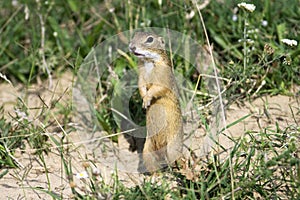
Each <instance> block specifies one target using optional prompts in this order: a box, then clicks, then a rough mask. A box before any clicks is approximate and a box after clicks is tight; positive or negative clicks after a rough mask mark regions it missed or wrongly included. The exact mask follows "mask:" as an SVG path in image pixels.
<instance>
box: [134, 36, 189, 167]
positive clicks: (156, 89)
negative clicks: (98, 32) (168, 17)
mask: <svg viewBox="0 0 300 200" xmlns="http://www.w3.org/2000/svg"><path fill="white" fill-rule="evenodd" d="M129 49H130V51H131V52H132V53H133V54H134V55H135V56H137V57H138V58H139V64H138V71H139V77H138V87H139V92H140V95H141V97H142V98H143V108H145V109H146V127H147V138H146V141H145V144H144V149H143V162H144V165H145V167H146V169H147V170H148V171H151V172H152V171H155V170H157V169H159V168H161V167H164V166H166V165H167V164H169V163H171V162H173V161H175V160H176V159H178V158H179V156H181V154H182V146H183V127H182V115H181V110H180V103H179V94H178V89H177V85H176V80H175V76H174V73H173V69H172V65H171V61H170V59H169V57H168V55H167V53H166V51H165V42H164V40H163V38H162V37H159V36H158V35H155V34H153V33H146V32H136V33H135V35H134V37H133V38H132V40H131V42H130V44H129Z"/></svg>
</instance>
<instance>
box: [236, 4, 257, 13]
mask: <svg viewBox="0 0 300 200" xmlns="http://www.w3.org/2000/svg"><path fill="white" fill-rule="evenodd" d="M238 7H239V8H244V9H246V10H248V11H249V12H253V11H254V10H255V8H256V6H255V5H254V4H249V3H245V2H243V3H239V4H238Z"/></svg>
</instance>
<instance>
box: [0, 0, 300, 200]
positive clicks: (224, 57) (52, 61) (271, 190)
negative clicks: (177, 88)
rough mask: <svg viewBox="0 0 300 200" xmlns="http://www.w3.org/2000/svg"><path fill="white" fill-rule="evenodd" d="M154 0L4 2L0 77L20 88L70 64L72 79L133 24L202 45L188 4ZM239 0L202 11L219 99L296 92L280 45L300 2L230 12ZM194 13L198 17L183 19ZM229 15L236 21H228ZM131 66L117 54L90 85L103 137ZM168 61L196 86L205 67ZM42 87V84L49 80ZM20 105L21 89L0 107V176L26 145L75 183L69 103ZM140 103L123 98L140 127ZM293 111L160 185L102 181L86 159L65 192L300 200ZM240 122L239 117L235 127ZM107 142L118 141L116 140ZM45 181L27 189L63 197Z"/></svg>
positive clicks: (199, 98)
mask: <svg viewBox="0 0 300 200" xmlns="http://www.w3.org/2000/svg"><path fill="white" fill-rule="evenodd" d="M46 2H47V3H46ZM159 2H160V1H146V0H143V1H119V0H117V1H106V2H99V1H96V0H85V1H84V3H83V2H81V1H77V0H66V1H59V0H49V1H35V0H29V1H18V4H17V5H12V1H1V3H0V25H1V26H0V44H1V46H0V72H1V74H0V75H1V77H2V76H3V75H6V77H7V80H5V78H3V77H2V79H0V82H3V83H5V82H8V80H9V81H10V82H11V83H12V84H13V85H16V84H21V85H22V86H24V88H25V89H24V91H25V93H26V91H27V90H28V89H29V88H30V87H31V86H32V85H33V84H37V83H40V82H41V81H42V82H45V83H48V84H50V83H51V81H52V79H53V78H54V77H59V76H60V75H61V74H63V73H64V72H65V71H67V70H71V71H72V72H73V74H74V79H76V77H77V76H78V73H79V72H80V65H81V64H82V62H83V59H84V58H85V57H86V56H87V55H88V53H89V52H90V51H91V48H92V47H94V46H96V45H97V44H99V43H101V42H103V41H105V40H106V39H109V38H110V37H111V36H113V35H115V34H117V33H120V32H123V31H127V30H132V29H136V28H144V27H147V26H151V27H163V28H169V29H171V30H175V31H178V32H180V33H183V34H187V35H189V36H190V37H191V38H193V39H194V40H195V41H197V42H198V43H199V44H201V45H204V44H206V38H205V34H204V31H203V28H202V24H201V21H200V19H199V15H197V10H196V6H195V5H194V4H192V3H191V2H190V1H179V0H178V1H177V0H175V1H162V3H161V4H160V3H159ZM239 2H241V1H234V0H224V3H220V2H218V1H211V2H210V4H209V5H208V6H207V7H205V8H204V9H203V10H201V13H202V15H203V18H204V22H205V27H206V29H207V31H208V36H209V40H210V43H211V44H212V45H213V51H214V58H215V60H216V64H217V68H218V71H219V76H220V77H223V78H224V79H223V80H224V81H223V82H222V83H223V85H224V88H225V89H226V91H225V93H224V98H226V100H228V102H229V104H230V103H231V102H233V101H236V100H237V99H239V100H241V101H244V100H247V99H250V100H252V99H253V98H257V97H261V96H263V95H276V94H284V95H289V96H297V97H298V98H299V94H300V91H296V94H294V93H292V92H291V91H292V90H291V87H293V86H295V85H299V84H300V78H299V77H300V67H299V66H300V56H299V54H300V45H299V44H298V45H297V46H289V45H286V44H284V43H283V42H282V39H284V38H289V39H295V40H299V35H300V25H299V20H300V18H299V16H300V7H299V6H300V5H299V1H298V0H290V1H288V3H286V1H271V0H265V1H261V0H254V1H249V2H250V3H253V4H255V5H256V10H255V11H254V12H253V13H249V12H247V11H243V10H240V9H239V10H238V9H236V7H237V4H238V3H239ZM191 11H194V12H195V15H194V16H193V17H192V18H187V17H186V16H187V14H190V13H191ZM234 15H236V16H237V20H236V21H234V20H233V19H232V17H233V16H234ZM263 20H265V21H267V22H268V24H267V25H266V26H264V25H263V24H262V21H263ZM299 42H300V41H298V43H299ZM134 62H135V60H128V58H126V56H121V57H120V58H118V59H117V60H116V61H114V62H113V64H112V70H113V72H114V74H113V75H114V79H113V80H112V79H111V77H112V73H111V72H106V73H105V74H104V75H103V76H102V77H101V85H99V87H98V88H97V89H98V90H97V92H99V93H98V96H99V99H101V104H99V105H97V106H98V107H96V109H95V111H96V112H97V113H96V116H97V120H98V122H99V124H100V125H101V127H102V129H103V130H105V131H106V132H107V133H109V134H113V133H116V132H119V131H120V127H119V126H118V123H117V122H115V121H114V118H113V112H112V110H111V109H110V106H111V101H112V94H113V92H114V89H116V87H117V86H118V85H117V84H118V82H117V81H118V80H119V79H120V78H122V77H123V76H124V74H125V73H126V71H129V70H130V69H132V68H134V67H135V66H134V64H135V63H134ZM173 62H174V64H175V67H176V68H175V70H176V72H178V73H179V74H180V75H181V76H182V77H184V78H186V79H187V80H188V81H189V82H188V83H189V84H190V87H191V88H193V87H195V86H196V82H197V80H198V75H199V73H202V72H201V71H200V72H197V71H196V70H195V68H194V66H192V65H191V64H190V63H187V62H186V61H185V60H184V59H182V58H180V57H179V56H176V55H175V56H174V60H173ZM111 80H112V81H111ZM204 80H205V79H204ZM207 85H208V83H207V82H205V81H203V79H201V81H200V86H201V87H198V91H199V92H201V94H207V93H208V92H209V90H208V87H207ZM44 86H45V87H48V85H47V84H44ZM52 86H53V85H52ZM53 87H55V85H54V86H53ZM64 95H65V94H64ZM99 99H97V100H99ZM188 100H189V99H185V100H184V101H183V102H184V103H186V102H188ZM211 100H212V98H211V96H209V95H196V98H195V101H194V102H196V103H195V104H196V105H194V107H196V108H198V107H200V106H202V105H203V104H208V103H209V102H210V101H211ZM27 101H28V99H27V95H25V96H24V97H22V98H19V101H18V102H15V103H14V105H15V109H16V110H18V112H16V113H10V116H6V117H4V116H5V115H4V112H3V110H2V109H1V112H0V157H1V160H0V179H1V178H3V177H4V176H6V175H7V174H8V171H9V170H8V169H9V168H21V167H22V166H21V165H22V164H21V163H19V162H18V160H17V159H16V158H15V157H14V154H15V151H16V150H21V151H22V152H26V150H28V148H29V149H32V150H34V152H33V153H34V154H36V155H38V158H37V159H38V160H40V162H41V163H42V166H43V167H44V168H45V170H46V171H47V166H46V164H45V156H46V154H47V153H49V152H51V151H52V152H54V151H55V152H56V153H58V154H59V156H60V158H61V168H62V169H63V171H64V174H62V175H61V176H62V178H63V177H66V179H67V180H68V182H69V183H70V185H72V184H73V183H74V179H75V177H74V173H75V172H74V171H75V169H74V168H73V160H72V159H71V157H70V151H72V150H73V149H72V147H70V144H69V141H68V137H67V135H68V134H69V133H72V132H73V131H74V127H72V125H70V124H69V123H70V122H73V121H72V114H73V113H72V109H73V107H72V106H73V102H71V100H69V101H67V102H65V101H63V100H62V99H61V98H60V97H55V98H54V97H53V98H51V101H50V102H51V103H50V104H49V105H47V103H46V102H44V106H43V107H41V108H39V109H38V110H39V111H38V113H39V114H37V116H35V118H30V116H29V114H28V113H29V111H31V110H32V108H28V107H27V106H26V102H27ZM41 101H43V100H42V98H41ZM47 102H48V101H47ZM140 104H141V101H140V99H139V96H138V95H135V96H133V97H132V98H131V99H130V110H131V113H130V115H131V116H132V118H133V119H134V120H135V122H136V123H138V124H144V118H143V116H144V111H143V110H142V109H141V107H140V106H139V105H140ZM299 112H300V111H299V109H298V112H297V113H294V115H295V116H299ZM207 113H208V114H203V113H202V114H201V116H200V118H201V120H202V123H203V122H206V118H207V117H208V116H209V114H211V113H210V112H209V111H207ZM295 116H294V119H295V120H294V121H295V123H294V124H291V125H289V126H287V127H286V128H284V129H283V128H280V127H279V126H278V125H277V124H276V122H274V123H275V124H274V125H275V128H267V127H263V128H261V129H260V131H258V132H254V131H253V130H247V131H246V132H245V133H244V135H243V136H242V137H241V138H238V139H237V138H231V140H232V141H233V142H234V144H235V145H234V146H233V148H232V149H230V151H228V152H227V153H229V156H227V157H226V158H225V159H220V156H219V155H210V156H209V157H208V159H204V161H197V162H198V163H197V165H199V166H201V168H200V169H201V170H193V166H192V165H189V166H188V167H189V168H190V169H191V171H190V173H191V175H192V178H191V177H189V176H184V175H182V174H180V173H178V172H176V170H175V171H174V170H171V171H170V172H168V174H170V176H171V177H173V179H172V180H170V179H169V178H164V176H163V174H160V177H163V178H161V180H160V181H154V183H153V182H152V181H151V180H149V179H146V180H145V181H144V183H143V184H141V185H138V186H135V187H126V186H125V185H123V183H122V182H121V181H120V180H119V179H118V172H117V171H116V172H114V175H113V181H112V182H113V183H111V184H107V183H105V181H104V180H103V179H102V178H103V177H101V176H102V175H101V173H100V174H95V173H93V167H92V166H93V161H91V160H88V161H87V162H88V163H89V165H87V166H85V170H86V171H87V172H88V174H89V178H87V179H82V180H80V181H81V183H82V184H83V185H85V187H84V188H81V187H78V186H76V185H73V186H72V187H71V189H70V190H71V193H72V194H73V196H74V198H75V199H99V198H108V197H112V198H114V199H119V198H123V199H164V197H165V196H168V197H169V198H170V199H220V198H224V199H232V198H235V199H257V198H259V197H260V198H262V199H284V198H285V197H289V198H290V199H299V198H300V197H299V194H300V160H299V155H300V154H299V147H298V143H299V140H300V138H299V134H300V125H299V122H298V123H297V119H296V117H295ZM37 121H39V122H42V123H36V122H37ZM239 122H240V120H239V119H237V121H236V123H239ZM199 123H200V122H199ZM276 125H277V126H276ZM204 126H208V125H207V124H204ZM52 127H58V130H59V132H60V133H61V135H60V136H59V137H57V136H53V135H51V134H50V135H49V134H46V133H47V130H48V128H49V129H50V128H52ZM113 140H114V141H117V138H116V137H114V138H113ZM71 146H72V145H71ZM26 148H27V149H26ZM220 148H221V149H222V147H220ZM225 148H226V147H224V149H225ZM71 149H72V150H71ZM81 157H83V159H86V158H85V157H84V156H81ZM46 174H47V173H46ZM174 180H176V181H175V182H176V183H177V186H176V188H175V190H174V188H172V186H171V184H170V183H171V182H172V181H174ZM47 184H48V187H47V188H33V189H34V190H38V191H43V192H45V193H47V194H49V196H51V197H52V198H53V199H62V198H66V197H65V196H64V195H63V194H60V195H57V194H56V193H53V192H52V187H51V186H52V183H51V181H50V179H47Z"/></svg>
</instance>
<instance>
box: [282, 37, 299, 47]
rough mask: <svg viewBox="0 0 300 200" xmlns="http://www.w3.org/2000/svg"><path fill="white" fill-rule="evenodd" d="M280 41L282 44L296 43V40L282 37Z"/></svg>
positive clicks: (290, 44) (295, 44) (294, 44)
mask: <svg viewBox="0 0 300 200" xmlns="http://www.w3.org/2000/svg"><path fill="white" fill-rule="evenodd" d="M281 42H282V43H284V44H287V45H289V46H297V45H298V42H297V40H291V39H282V40H281Z"/></svg>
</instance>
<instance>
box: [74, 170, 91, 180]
mask: <svg viewBox="0 0 300 200" xmlns="http://www.w3.org/2000/svg"><path fill="white" fill-rule="evenodd" d="M88 177H89V175H88V173H87V172H86V171H83V172H80V173H77V174H76V178H78V179H83V178H88Z"/></svg>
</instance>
